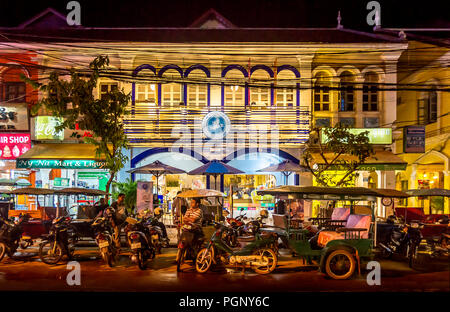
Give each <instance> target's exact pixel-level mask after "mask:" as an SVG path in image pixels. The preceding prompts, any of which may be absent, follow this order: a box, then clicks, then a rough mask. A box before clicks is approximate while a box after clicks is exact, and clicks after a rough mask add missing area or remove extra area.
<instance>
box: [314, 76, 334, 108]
mask: <svg viewBox="0 0 450 312" xmlns="http://www.w3.org/2000/svg"><path fill="white" fill-rule="evenodd" d="M315 78H316V82H315V84H314V110H315V111H329V110H330V88H329V86H330V76H328V75H327V74H326V73H324V72H319V73H317V75H316V76H315Z"/></svg>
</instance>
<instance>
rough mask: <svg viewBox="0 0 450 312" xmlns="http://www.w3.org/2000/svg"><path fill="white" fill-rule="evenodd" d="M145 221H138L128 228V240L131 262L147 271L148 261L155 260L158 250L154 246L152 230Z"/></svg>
mask: <svg viewBox="0 0 450 312" xmlns="http://www.w3.org/2000/svg"><path fill="white" fill-rule="evenodd" d="M144 222H145V219H140V220H136V222H135V223H134V224H129V226H127V239H128V244H129V246H130V249H131V256H130V258H131V262H133V263H137V265H138V267H139V269H141V270H145V267H146V261H147V260H149V259H154V258H155V253H156V249H155V246H154V245H153V244H152V240H151V234H150V230H149V229H148V228H147V226H146V225H145V224H144Z"/></svg>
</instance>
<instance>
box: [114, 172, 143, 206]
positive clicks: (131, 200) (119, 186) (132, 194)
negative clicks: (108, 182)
mask: <svg viewBox="0 0 450 312" xmlns="http://www.w3.org/2000/svg"><path fill="white" fill-rule="evenodd" d="M113 188H114V189H115V191H114V192H113V198H114V200H116V199H117V197H118V196H119V194H120V193H123V194H125V202H124V203H125V207H126V208H127V209H128V211H130V212H134V211H133V210H134V208H135V206H136V199H137V182H134V181H132V180H131V179H130V178H128V179H127V181H126V182H113Z"/></svg>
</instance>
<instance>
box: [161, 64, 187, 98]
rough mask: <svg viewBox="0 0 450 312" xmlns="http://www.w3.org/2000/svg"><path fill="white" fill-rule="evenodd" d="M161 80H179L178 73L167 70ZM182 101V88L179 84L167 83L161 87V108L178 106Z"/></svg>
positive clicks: (173, 70)
mask: <svg viewBox="0 0 450 312" xmlns="http://www.w3.org/2000/svg"><path fill="white" fill-rule="evenodd" d="M162 78H163V80H164V78H165V79H168V80H169V81H170V80H175V79H177V80H178V79H180V73H179V72H178V71H176V70H175V69H169V70H167V71H165V72H164V74H163V76H162ZM182 101H183V86H182V84H181V83H177V82H168V83H162V85H161V105H162V106H179V105H180V102H182Z"/></svg>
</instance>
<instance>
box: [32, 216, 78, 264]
mask: <svg viewBox="0 0 450 312" xmlns="http://www.w3.org/2000/svg"><path fill="white" fill-rule="evenodd" d="M69 232H70V218H69V217H66V216H61V217H58V218H55V219H53V221H52V226H51V228H50V232H49V234H48V235H45V236H43V241H42V242H41V243H40V245H39V258H40V259H41V260H42V262H44V263H46V264H50V265H51V264H56V263H58V262H59V261H60V260H61V259H62V257H63V256H64V255H67V257H68V259H69V260H70V259H72V257H73V251H74V241H73V237H72V233H69Z"/></svg>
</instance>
